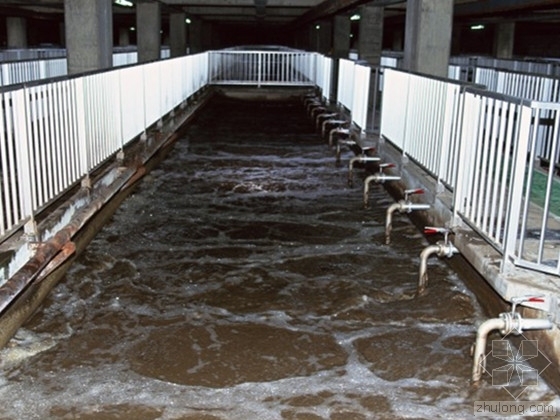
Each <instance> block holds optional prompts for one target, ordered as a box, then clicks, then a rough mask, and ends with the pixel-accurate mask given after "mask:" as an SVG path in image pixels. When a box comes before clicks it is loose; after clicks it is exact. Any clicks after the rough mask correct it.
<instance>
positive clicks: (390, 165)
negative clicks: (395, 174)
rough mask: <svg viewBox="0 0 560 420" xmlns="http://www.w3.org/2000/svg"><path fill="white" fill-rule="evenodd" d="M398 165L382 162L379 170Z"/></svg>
mask: <svg viewBox="0 0 560 420" xmlns="http://www.w3.org/2000/svg"><path fill="white" fill-rule="evenodd" d="M395 166H396V165H395V164H394V163H380V164H379V172H380V173H382V172H383V169H385V168H394V167H395Z"/></svg>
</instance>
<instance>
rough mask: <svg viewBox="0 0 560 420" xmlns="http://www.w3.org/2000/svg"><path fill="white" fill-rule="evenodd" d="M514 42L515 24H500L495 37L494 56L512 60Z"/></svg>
mask: <svg viewBox="0 0 560 420" xmlns="http://www.w3.org/2000/svg"><path fill="white" fill-rule="evenodd" d="M514 41H515V22H505V23H500V24H498V25H497V26H496V32H495V35H494V55H495V56H496V58H506V59H510V58H512V57H513V44H514Z"/></svg>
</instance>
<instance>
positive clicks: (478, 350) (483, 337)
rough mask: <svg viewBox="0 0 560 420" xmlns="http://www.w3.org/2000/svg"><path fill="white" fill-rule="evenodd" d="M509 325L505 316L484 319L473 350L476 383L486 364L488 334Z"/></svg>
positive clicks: (473, 378)
mask: <svg viewBox="0 0 560 420" xmlns="http://www.w3.org/2000/svg"><path fill="white" fill-rule="evenodd" d="M506 327H507V321H506V320H505V319H503V318H492V319H489V320H487V321H484V322H483V323H482V324H481V325H480V326H479V327H478V330H477V332H476V343H475V346H474V352H473V370H472V381H473V382H474V383H476V382H478V381H480V378H481V377H482V371H483V369H484V367H485V366H486V363H485V362H484V353H485V352H486V342H487V340H488V335H489V334H490V333H491V332H492V331H494V330H503V329H505V328H506Z"/></svg>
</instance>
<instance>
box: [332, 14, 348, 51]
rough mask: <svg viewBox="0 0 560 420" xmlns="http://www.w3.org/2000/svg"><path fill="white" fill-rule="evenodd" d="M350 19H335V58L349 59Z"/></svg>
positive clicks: (342, 17)
mask: <svg viewBox="0 0 560 420" xmlns="http://www.w3.org/2000/svg"><path fill="white" fill-rule="evenodd" d="M350 26H351V25H350V18H349V17H348V16H346V15H337V16H335V17H334V31H333V57H336V58H348V55H349V54H350V34H351V28H350Z"/></svg>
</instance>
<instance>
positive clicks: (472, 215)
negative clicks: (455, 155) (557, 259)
mask: <svg viewBox="0 0 560 420" xmlns="http://www.w3.org/2000/svg"><path fill="white" fill-rule="evenodd" d="M529 117H530V108H529V107H528V106H527V103H526V102H524V101H519V100H518V99H515V98H511V97H507V96H503V95H497V94H494V93H491V92H484V91H476V90H474V91H466V92H465V93H464V111H463V118H462V125H461V127H460V131H459V136H458V138H457V141H458V142H459V145H460V146H459V147H460V151H459V156H460V159H459V161H458V171H457V172H458V180H457V183H456V185H455V191H454V210H455V212H456V214H458V215H460V216H461V217H462V218H463V220H465V221H467V222H468V223H469V224H470V225H471V226H472V227H474V228H475V229H476V230H477V231H479V232H480V233H482V234H483V235H484V236H485V237H486V238H487V239H489V240H490V242H491V243H492V244H493V245H494V246H495V247H496V248H497V249H498V250H500V251H501V252H503V253H504V254H507V251H508V243H507V239H508V230H507V228H506V226H507V223H508V217H510V215H512V214H515V212H516V210H518V208H519V205H520V198H521V195H520V194H517V192H518V191H517V192H516V190H518V189H519V187H521V188H522V183H521V184H518V181H519V179H518V175H519V173H521V175H522V172H523V171H524V170H525V160H526V156H527V147H526V141H527V138H528V133H527V129H528V124H529V123H530V120H529ZM524 142H525V143H524ZM519 156H524V158H523V159H522V160H521V161H518V159H517V157H519ZM511 221H512V222H513V219H511ZM518 222H519V219H517V220H515V223H518ZM511 239H513V240H515V238H513V237H512V238H511Z"/></svg>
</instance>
